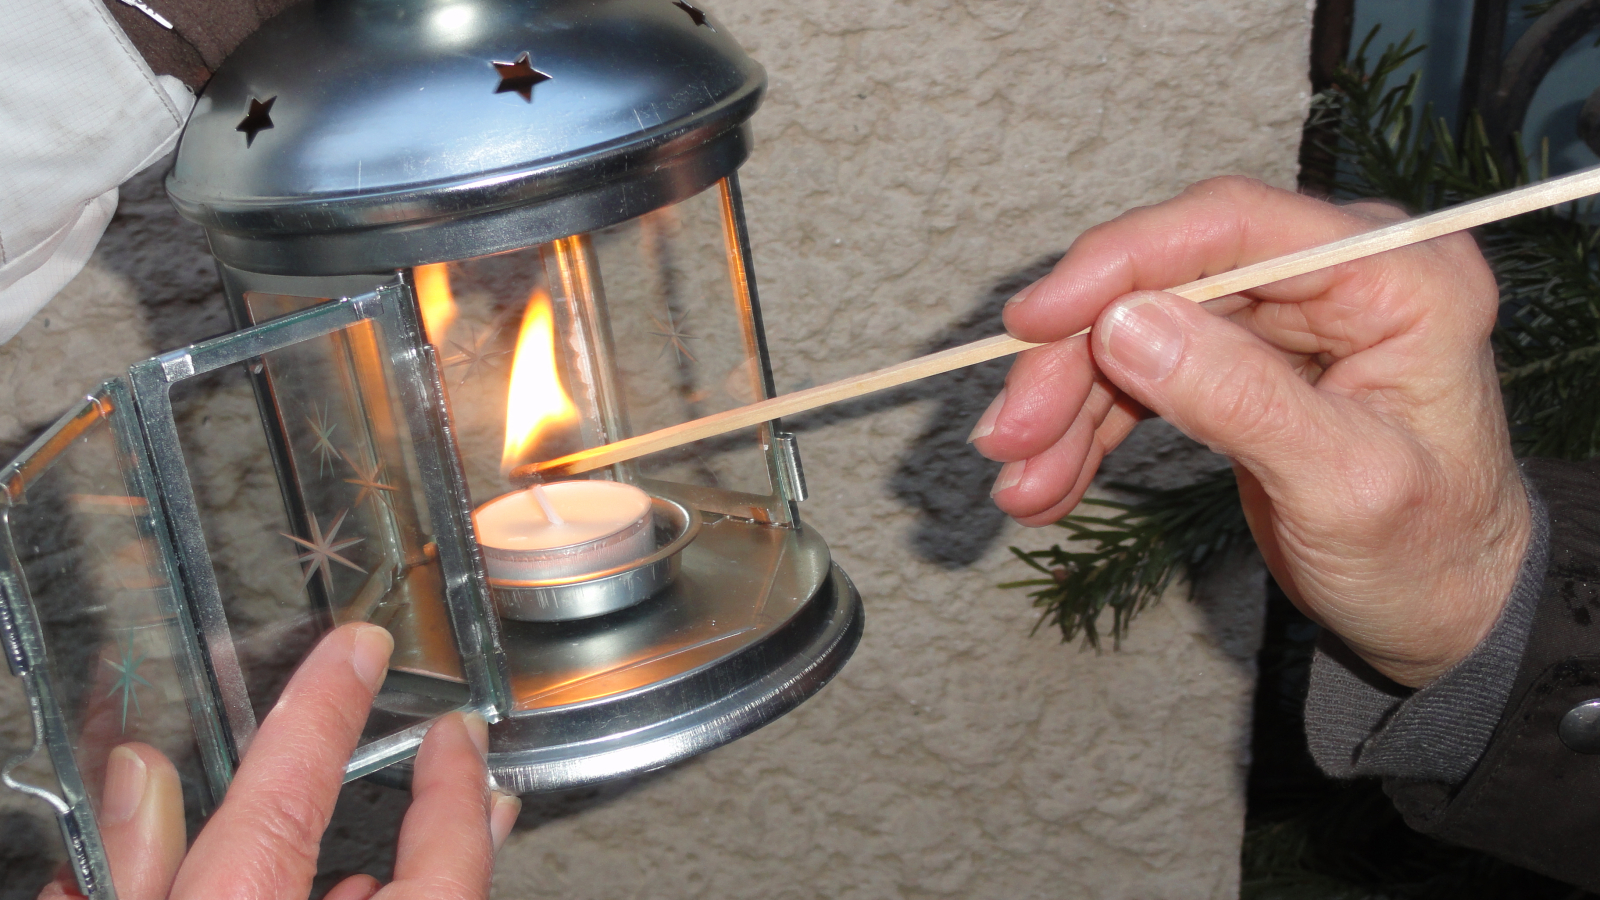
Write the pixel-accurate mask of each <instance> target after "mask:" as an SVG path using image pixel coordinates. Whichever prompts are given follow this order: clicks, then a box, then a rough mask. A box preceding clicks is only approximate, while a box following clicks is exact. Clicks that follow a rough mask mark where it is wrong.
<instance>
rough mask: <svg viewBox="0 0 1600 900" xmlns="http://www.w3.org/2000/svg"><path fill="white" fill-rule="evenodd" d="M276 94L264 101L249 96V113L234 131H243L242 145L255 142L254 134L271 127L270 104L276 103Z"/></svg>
mask: <svg viewBox="0 0 1600 900" xmlns="http://www.w3.org/2000/svg"><path fill="white" fill-rule="evenodd" d="M277 102H278V98H277V97H276V96H272V97H268V98H267V99H266V101H265V102H263V101H261V100H257V99H256V98H254V97H251V98H250V113H249V114H248V115H246V116H245V117H244V120H243V121H241V122H240V123H239V126H238V127H237V128H235V129H234V130H235V131H242V132H244V145H245V146H246V147H248V146H250V145H251V144H253V143H255V142H256V135H257V134H259V133H260V132H263V131H266V130H267V129H268V128H271V127H272V116H271V115H270V113H271V112H272V104H274V103H277Z"/></svg>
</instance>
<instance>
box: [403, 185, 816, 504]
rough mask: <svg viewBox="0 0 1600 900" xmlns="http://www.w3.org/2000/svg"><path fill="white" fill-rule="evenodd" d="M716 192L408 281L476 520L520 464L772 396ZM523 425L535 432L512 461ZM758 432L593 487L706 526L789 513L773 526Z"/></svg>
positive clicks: (616, 472) (619, 473) (418, 272)
mask: <svg viewBox="0 0 1600 900" xmlns="http://www.w3.org/2000/svg"><path fill="white" fill-rule="evenodd" d="M727 192H728V188H727V187H726V185H723V184H719V185H717V186H714V187H712V188H710V189H708V190H706V191H702V192H701V193H699V194H697V195H695V196H693V197H691V198H689V199H687V200H685V201H683V202H680V203H677V204H674V205H672V206H668V207H664V208H662V209H658V210H655V211H652V212H650V213H647V214H645V215H643V216H640V217H637V218H634V219H630V220H628V221H626V222H623V223H621V224H618V225H615V226H612V227H609V228H605V229H602V230H600V231H597V232H593V233H589V234H582V235H576V236H573V237H569V238H564V239H561V240H558V241H553V242H551V243H548V244H544V245H541V246H537V247H531V248H528V249H524V250H519V251H513V252H510V253H502V254H497V255H493V256H486V257H479V258H474V259H467V260H462V261H457V262H451V263H446V264H439V265H430V266H419V267H417V268H416V269H414V270H413V279H414V283H415V285H416V291H417V298H418V303H419V305H420V307H421V311H422V317H423V320H424V322H425V323H426V325H427V331H428V335H429V338H430V340H431V341H432V342H433V343H434V345H435V346H436V348H437V350H438V353H439V357H440V361H441V367H442V369H443V372H444V381H445V389H446V393H447V395H448V396H449V400H450V408H451V416H452V419H453V421H454V423H455V426H456V435H457V440H458V443H459V446H460V448H461V454H462V458H463V465H464V468H465V470H466V473H467V482H468V485H469V489H470V493H471V495H472V503H473V504H474V505H475V506H476V505H481V504H482V503H484V502H485V501H487V500H490V499H492V498H494V497H496V496H498V495H500V494H503V493H505V492H507V491H509V490H512V489H514V487H515V485H513V483H512V482H511V480H510V478H509V477H508V475H509V471H510V469H511V468H513V467H514V466H516V465H520V464H524V463H528V462H537V461H542V460H546V459H552V458H555V457H557V456H561V455H564V454H567V453H571V452H574V451H577V450H581V449H585V448H589V447H596V446H599V445H601V444H604V443H607V442H610V441H614V440H619V439H622V438H625V437H630V436H633V435H638V434H643V433H646V432H650V431H654V430H656V429H660V428H665V427H668V426H671V425H676V424H679V423H682V422H687V421H690V420H692V419H696V418H700V417H702V416H707V415H711V414H713V413H716V412H720V411H722V410H726V409H732V408H734V407H737V406H742V405H745V404H748V403H752V402H755V401H757V400H760V399H764V398H765V397H766V396H767V388H766V381H765V363H764V360H763V359H762V358H761V352H760V346H759V341H758V339H757V336H756V335H757V329H758V323H757V322H756V320H755V313H754V310H753V307H752V304H751V303H750V302H749V301H748V299H747V297H748V293H747V291H748V288H747V285H746V283H745V275H744V270H743V266H742V264H737V265H735V264H730V260H735V261H737V260H739V259H742V257H741V256H740V253H741V250H740V247H739V243H738V238H737V236H736V235H735V234H734V233H733V229H732V228H731V218H730V210H731V203H732V201H731V199H730V197H729V196H728V193H727ZM545 360H547V361H545ZM551 372H553V373H554V378H553V379H552V378H551V377H548V373H551ZM514 383H515V385H519V386H522V385H526V387H523V388H514V387H513V384H514ZM513 394H514V395H515V396H513ZM519 416H521V418H522V419H523V420H524V421H527V422H532V423H533V424H534V426H535V431H534V433H533V434H532V435H531V436H528V437H527V439H526V442H525V443H524V444H523V445H521V446H518V445H517V444H516V441H517V439H518V438H519V437H520V436H521V434H520V433H519V429H518V425H517V421H518V417H519ZM762 433H763V429H755V428H753V429H746V430H745V431H743V432H739V433H735V434H730V435H724V436H721V437H718V438H714V439H710V440H705V441H700V442H697V443H694V444H691V445H688V446H685V447H680V448H676V449H673V450H669V451H665V452H662V453H657V454H652V455H649V456H646V457H643V458H640V459H637V460H634V461H632V462H629V463H624V464H621V465H617V466H613V467H611V468H609V469H607V470H604V471H603V472H600V473H597V475H596V476H593V477H605V478H613V479H618V480H623V481H630V482H636V483H639V484H641V486H643V487H645V488H646V489H647V490H651V491H652V492H656V493H665V494H670V495H675V496H678V497H682V498H683V499H685V500H687V501H688V502H691V503H693V504H694V505H697V506H699V507H701V508H702V509H705V510H707V511H710V512H722V513H730V514H735V515H741V516H743V517H746V518H758V519H762V520H766V521H773V520H778V521H785V520H786V519H785V518H784V515H785V514H786V509H785V510H784V511H783V512H782V513H776V514H775V513H773V512H772V510H773V509H775V508H782V507H783V504H782V503H781V502H780V501H779V500H778V498H776V497H775V496H774V492H773V486H772V479H771V476H770V472H771V461H770V459H769V452H768V448H767V447H766V446H764V445H765V444H766V443H767V442H766V441H765V439H764V438H763V436H762Z"/></svg>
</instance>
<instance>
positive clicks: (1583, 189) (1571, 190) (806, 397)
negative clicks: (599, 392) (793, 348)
mask: <svg viewBox="0 0 1600 900" xmlns="http://www.w3.org/2000/svg"><path fill="white" fill-rule="evenodd" d="M1596 193H1600V166H1595V167H1593V168H1589V169H1585V170H1583V171H1581V172H1574V173H1572V174H1571V175H1566V176H1563V177H1561V178H1552V179H1550V180H1548V181H1542V182H1539V183H1537V184H1530V185H1527V186H1525V187H1521V188H1517V189H1516V190H1512V191H1506V192H1504V193H1500V194H1495V195H1493V196H1490V197H1485V198H1483V199H1481V200H1474V201H1473V202H1471V203H1463V204H1461V205H1459V206H1453V207H1451V208H1449V209H1444V210H1440V211H1438V212H1436V213H1432V214H1430V215H1426V216H1422V217H1420V218H1416V219H1407V220H1405V221H1403V222H1396V223H1395V224H1393V225H1387V226H1385V227H1383V228H1379V229H1376V230H1374V231H1369V232H1367V233H1365V234H1358V235H1355V236H1354V237H1348V238H1345V239H1343V240H1339V241H1334V242H1333V243H1331V244H1323V245H1322V246H1320V247H1313V248H1311V249H1309V250H1302V251H1300V252H1298V253H1290V254H1288V255H1286V256H1280V257H1277V258H1275V259H1269V260H1266V261H1264V262H1258V263H1255V264H1253V265H1248V266H1245V267H1244V268H1242V269H1234V270H1233V271H1231V272H1224V273H1222V274H1221V275H1213V276H1211V277H1210V278H1202V279H1201V280H1199V281H1193V282H1190V283H1189V284H1186V285H1183V286H1182V287H1178V288H1174V289H1172V290H1171V291H1170V293H1173V294H1177V295H1178V296H1180V297H1184V298H1187V299H1189V300H1193V301H1195V302H1196V303H1199V302H1202V301H1205V300H1214V299H1216V298H1218V297H1223V296H1226V295H1228V294H1236V293H1239V292H1241V291H1248V290H1251V289H1253V288H1258V287H1261V286H1262V285H1266V284H1271V283H1272V282H1274V281H1282V280H1283V279H1285V278H1292V277H1294V276H1296V275H1304V274H1306V273H1308V272H1315V271H1317V270H1319V269H1326V268H1328V267H1329V266H1336V265H1338V264H1339V263H1345V262H1350V261H1351V260H1356V259H1361V258H1363V257H1367V256H1372V255H1373V254H1376V253H1382V252H1384V251H1385V250H1394V249H1396V248H1399V247H1406V246H1409V245H1411V244H1416V243H1420V242H1422V241H1426V240H1431V239H1433V238H1436V237H1441V236H1443V235H1447V234H1453V233H1455V232H1457V231H1465V230H1466V229H1468V228H1476V227H1477V226H1479V225H1486V224H1488V223H1490V222H1498V221H1499V220H1501V219H1508V218H1510V217H1512V216H1517V215H1521V214H1522V213H1526V212H1533V211H1534V210H1539V209H1544V208H1546V207H1550V206H1555V205H1557V204H1560V203H1567V202H1570V201H1573V200H1578V199H1580V198H1583V197H1587V196H1590V195H1591V194H1596ZM1087 330H1088V329H1084V331H1081V332H1079V334H1083V333H1084V332H1086V331H1087ZM1035 346H1038V345H1037V344H1030V343H1028V342H1026V341H1019V340H1017V339H1016V338H1014V337H1011V336H1010V335H1005V334H1000V335H995V336H994V337H991V338H984V339H983V340H981V341H975V342H973V343H971V344H966V345H963V346H961V347H955V348H952V349H950V350H944V351H941V352H939V353H934V354H931V355H929V356H924V357H921V358H918V359H914V360H911V361H909V362H903V363H900V364H898V365H893V366H890V367H888V368H887V369H879V370H878V371H876V372H869V373H867V374H865V375H857V376H855V377H853V378H846V379H844V380H842V381H835V382H833V383H831V384H824V385H820V386H818V387H813V388H807V389H805V390H803V391H795V392H794V393H792V394H784V395H783V396H780V397H773V398H771V399H770V400H763V401H761V402H759V403H752V404H750V405H749V406H741V407H739V408H737V409H730V410H727V411H725V412H720V413H716V414H714V415H710V416H706V417H705V418H702V419H695V420H693V421H691V422H684V423H682V424H679V425H673V426H671V427H669V428H663V429H661V430H659V431H652V432H650V433H649V434H642V435H639V436H638V437H631V438H626V439H624V440H620V441H616V442H614V443H610V444H605V445H603V446H600V447H593V448H591V449H588V450H580V451H578V452H576V453H570V454H568V455H566V456H562V457H558V458H556V459H551V460H546V461H545V462H538V463H531V464H529V465H525V466H519V467H517V468H516V469H515V470H514V471H513V472H512V473H511V477H512V478H513V479H514V480H517V481H523V482H526V481H534V480H543V479H546V478H549V477H551V476H561V475H576V474H578V473H581V472H588V471H591V470H593V469H598V468H602V467H604V466H609V465H613V464H615V463H619V462H624V461H626V460H629V459H633V458H635V457H639V456H644V455H645V454H647V453H655V452H657V451H660V450H667V449H670V448H672V447H678V446H682V445H683V444H688V443H693V442H694V441H698V440H703V439H705V438H708V437H714V436H716V435H719V434H725V433H727V432H729V431H737V430H739V429H740V428H748V427H750V426H751V425H757V424H759V423H761V422H767V421H771V420H773V419H779V418H782V417H784V416H792V415H795V414H796V413H802V412H805V411H807V410H812V409H817V408H818V407H822V406H827V405H829V404H832V403H838V402H840V401H843V400H851V399H854V398H856V397H860V396H862V395H864V394H871V393H873V392H875V391H881V390H884V389H885V388H892V387H898V386H899V385H902V384H908V383H910V382H913V381H917V380H919V379H922V378H927V377H928V376H930V375H938V374H940V373H943V372H949V371H953V370H955V369H960V368H964V367H966V366H971V365H976V364H978V363H981V362H987V361H989V360H991V359H998V358H1000V357H1002V356H1009V355H1010V354H1012V353H1016V352H1018V351H1021V350H1026V349H1028V348H1029V347H1035Z"/></svg>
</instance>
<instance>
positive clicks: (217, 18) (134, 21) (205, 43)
mask: <svg viewBox="0 0 1600 900" xmlns="http://www.w3.org/2000/svg"><path fill="white" fill-rule="evenodd" d="M103 2H104V3H105V5H106V8H107V9H109V10H111V15H112V17H113V18H115V19H116V20H117V24H119V25H121V26H122V30H123V31H124V32H125V33H126V34H127V35H128V38H129V39H130V40H131V41H133V45H134V46H135V47H137V48H138V50H139V53H140V55H142V56H143V57H144V60H145V62H146V63H148V64H149V66H150V68H151V69H152V70H153V71H154V72H155V73H156V74H157V75H172V76H174V77H176V78H177V79H179V80H180V81H182V82H183V83H184V84H186V85H188V86H189V87H191V88H193V89H194V90H196V91H198V90H200V89H201V88H202V87H205V84H206V82H207V81H209V80H210V79H211V73H212V72H213V71H215V70H216V68H217V66H218V65H220V64H221V63H222V61H223V60H224V59H226V58H227V57H228V54H229V53H232V52H233V50H234V48H235V47H238V46H239V44H240V43H241V42H243V41H244V39H245V38H247V37H249V36H250V35H251V34H252V33H254V32H255V30H256V29H257V28H259V27H261V23H262V22H265V21H266V20H267V19H270V18H272V17H273V16H275V15H277V14H278V13H280V12H283V11H284V10H285V9H288V8H289V7H290V6H293V5H295V4H296V3H298V2H301V0H144V3H145V5H146V6H148V7H150V8H151V9H153V10H155V11H156V12H157V13H160V14H161V16H162V17H163V18H165V19H166V20H167V21H169V22H171V23H172V28H170V29H168V28H165V27H163V26H162V25H160V24H159V23H157V22H156V21H155V20H154V19H152V18H150V16H148V15H146V14H145V13H144V12H142V11H140V10H139V9H136V8H135V7H133V6H130V5H128V4H126V3H123V2H122V0H103Z"/></svg>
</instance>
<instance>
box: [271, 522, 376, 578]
mask: <svg viewBox="0 0 1600 900" xmlns="http://www.w3.org/2000/svg"><path fill="white" fill-rule="evenodd" d="M349 514H350V510H348V509H347V510H345V511H344V512H342V513H339V517H338V518H337V519H334V520H333V527H332V528H329V529H328V533H327V534H326V535H324V534H323V533H322V526H321V525H320V524H319V523H318V522H317V515H316V513H312V514H311V540H309V541H308V540H306V539H305V538H297V537H295V536H294V535H292V534H284V533H283V532H281V531H280V532H278V534H279V535H281V536H283V537H286V538H288V539H289V540H291V541H294V542H295V543H296V544H299V545H300V546H301V547H304V548H305V552H304V553H302V554H300V555H299V556H298V557H296V558H295V562H297V563H303V564H304V565H305V567H306V568H305V572H304V574H305V580H304V581H302V582H300V586H301V587H305V586H306V585H308V584H310V583H311V576H313V575H315V574H317V573H318V572H321V573H322V586H323V587H324V588H326V589H327V591H328V593H330V594H331V593H333V567H332V565H331V564H332V563H338V564H339V565H341V566H346V567H348V568H351V569H355V570H356V571H357V572H360V573H361V574H363V575H365V574H367V570H366V569H363V568H361V567H360V566H358V565H356V564H355V563H353V562H351V561H350V560H348V559H345V558H344V557H343V556H341V555H340V554H339V551H340V550H343V549H344V548H346V547H352V546H355V545H356V544H359V543H361V542H362V541H364V540H366V538H347V539H345V540H342V541H341V540H338V537H339V528H340V527H341V526H343V525H344V517H345V516H347V515H349Z"/></svg>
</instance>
